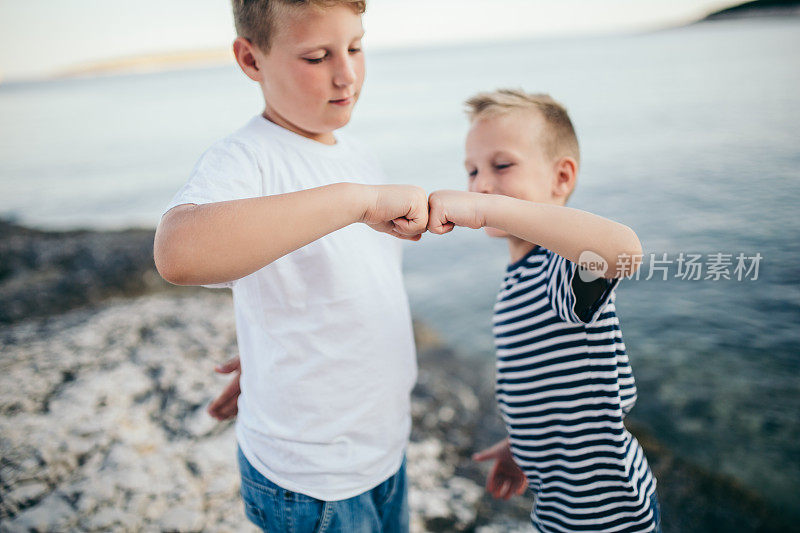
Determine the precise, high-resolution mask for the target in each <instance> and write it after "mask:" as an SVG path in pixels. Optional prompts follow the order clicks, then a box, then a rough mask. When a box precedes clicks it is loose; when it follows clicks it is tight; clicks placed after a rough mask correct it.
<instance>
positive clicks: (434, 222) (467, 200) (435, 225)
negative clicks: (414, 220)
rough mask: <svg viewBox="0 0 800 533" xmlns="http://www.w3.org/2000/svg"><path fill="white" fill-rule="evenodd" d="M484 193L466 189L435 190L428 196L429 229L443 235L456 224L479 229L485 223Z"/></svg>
mask: <svg viewBox="0 0 800 533" xmlns="http://www.w3.org/2000/svg"><path fill="white" fill-rule="evenodd" d="M482 200H483V195H482V194H479V193H475V192H466V191H435V192H433V193H431V195H430V197H429V198H428V231H430V232H431V233H436V234H437V235H442V234H444V233H447V232H448V231H452V229H453V228H454V227H455V226H464V227H467V228H472V229H478V228H482V227H483V226H484V225H485V220H484V217H483V214H482V212H481V205H482Z"/></svg>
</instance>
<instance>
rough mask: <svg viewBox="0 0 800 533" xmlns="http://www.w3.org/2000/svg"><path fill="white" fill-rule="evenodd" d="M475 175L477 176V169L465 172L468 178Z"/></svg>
mask: <svg viewBox="0 0 800 533" xmlns="http://www.w3.org/2000/svg"><path fill="white" fill-rule="evenodd" d="M477 175H478V170H477V169H475V170H470V171H468V172H467V176H469V177H470V178H474V177H475V176H477Z"/></svg>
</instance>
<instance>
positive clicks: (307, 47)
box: [298, 31, 367, 54]
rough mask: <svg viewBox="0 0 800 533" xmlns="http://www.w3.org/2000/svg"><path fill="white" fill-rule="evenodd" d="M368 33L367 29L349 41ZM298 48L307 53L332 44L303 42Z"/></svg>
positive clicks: (358, 38) (359, 38)
mask: <svg viewBox="0 0 800 533" xmlns="http://www.w3.org/2000/svg"><path fill="white" fill-rule="evenodd" d="M366 33H367V32H366V31H362V32H361V35H357V36H355V37H353V38H352V39H350V41H349V42H353V41H360V40H361V39H363V38H364V35H366ZM298 48H299V49H300V50H302V52H301V53H306V54H307V53H308V52H314V51H316V50H320V49H326V48H330V44H327V43H326V44H301V45H299V46H298Z"/></svg>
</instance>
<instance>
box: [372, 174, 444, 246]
mask: <svg viewBox="0 0 800 533" xmlns="http://www.w3.org/2000/svg"><path fill="white" fill-rule="evenodd" d="M369 190H370V192H371V193H373V194H374V197H373V199H372V200H371V201H370V204H369V207H368V208H367V210H366V211H365V212H364V215H363V216H362V218H361V222H364V223H365V224H367V225H368V226H369V227H371V228H372V229H374V230H376V231H382V232H384V233H388V234H390V235H394V236H395V237H398V238H400V239H407V240H411V241H418V240H419V239H420V237H421V236H422V234H423V233H425V230H426V228H427V226H428V195H427V193H426V192H425V191H424V190H423V189H421V188H419V187H415V186H413V185H373V186H371V187H370V189H369Z"/></svg>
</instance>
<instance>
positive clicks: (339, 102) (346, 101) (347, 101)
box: [329, 96, 353, 106]
mask: <svg viewBox="0 0 800 533" xmlns="http://www.w3.org/2000/svg"><path fill="white" fill-rule="evenodd" d="M329 102H330V103H331V104H333V105H341V106H346V105H350V104H352V103H353V97H352V96H348V97H346V98H339V99H337V100H329Z"/></svg>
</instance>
